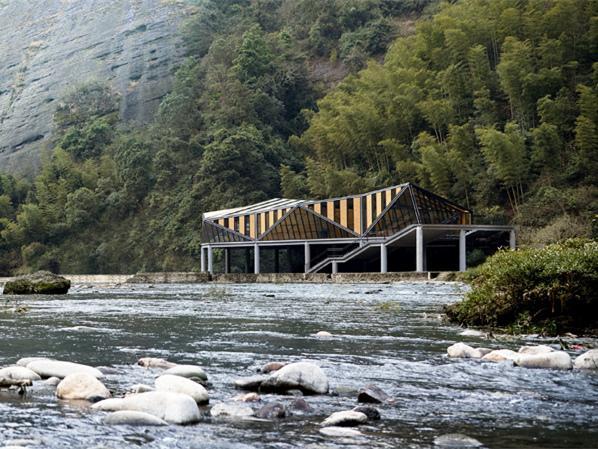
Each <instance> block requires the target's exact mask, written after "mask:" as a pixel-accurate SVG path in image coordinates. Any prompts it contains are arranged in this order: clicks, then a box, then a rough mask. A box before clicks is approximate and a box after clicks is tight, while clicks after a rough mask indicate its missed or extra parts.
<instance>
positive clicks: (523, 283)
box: [446, 239, 598, 334]
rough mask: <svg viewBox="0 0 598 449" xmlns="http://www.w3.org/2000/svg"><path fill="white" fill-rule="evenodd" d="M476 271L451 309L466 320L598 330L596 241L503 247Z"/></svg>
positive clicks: (526, 328)
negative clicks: (466, 292)
mask: <svg viewBox="0 0 598 449" xmlns="http://www.w3.org/2000/svg"><path fill="white" fill-rule="evenodd" d="M470 277H471V279H472V290H471V292H469V293H468V294H467V295H466V298H465V299H464V300H463V301H462V302H460V303H457V304H454V305H451V306H449V307H448V308H447V310H446V311H447V314H448V316H449V318H450V319H451V320H453V321H456V322H458V323H460V324H465V325H469V326H491V327H510V328H511V329H512V330H513V331H516V332H530V331H541V332H543V333H548V334H556V333H562V332H567V331H573V332H579V331H582V332H596V331H597V330H598V320H597V318H596V317H597V316H598V243H597V242H596V241H591V240H583V239H572V240H566V241H564V242H563V243H556V244H551V245H548V246H546V247H545V248H543V249H537V248H527V249H520V250H517V251H514V252H513V251H500V252H498V253H496V254H495V255H493V256H491V257H490V258H489V259H488V260H487V261H486V262H485V263H484V264H482V265H481V266H479V267H478V268H476V269H475V270H474V271H473V272H472V273H471V275H470Z"/></svg>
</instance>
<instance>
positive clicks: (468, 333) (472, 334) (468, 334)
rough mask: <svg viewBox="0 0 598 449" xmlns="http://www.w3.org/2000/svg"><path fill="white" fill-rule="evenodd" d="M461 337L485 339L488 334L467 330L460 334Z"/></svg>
mask: <svg viewBox="0 0 598 449" xmlns="http://www.w3.org/2000/svg"><path fill="white" fill-rule="evenodd" d="M459 335H461V336H463V337H480V338H484V337H486V336H487V334H486V332H482V331H478V330H475V329H465V330H464V331H463V332H459Z"/></svg>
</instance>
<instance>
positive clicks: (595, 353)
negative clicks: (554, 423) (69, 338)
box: [0, 349, 598, 377]
mask: <svg viewBox="0 0 598 449" xmlns="http://www.w3.org/2000/svg"><path fill="white" fill-rule="evenodd" d="M574 368H576V369H598V349H590V350H589V351H588V352H586V353H584V354H582V355H580V356H578V357H577V358H576V359H575V365H574ZM0 377H1V376H0Z"/></svg>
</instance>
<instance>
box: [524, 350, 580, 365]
mask: <svg viewBox="0 0 598 449" xmlns="http://www.w3.org/2000/svg"><path fill="white" fill-rule="evenodd" d="M514 362H515V365H517V366H522V367H525V368H546V369H571V368H572V367H573V363H572V362H571V357H570V356H569V354H567V353H566V352H564V351H553V352H547V353H543V354H542V353H540V354H525V353H524V354H519V356H518V357H517V358H516V359H515V360H514Z"/></svg>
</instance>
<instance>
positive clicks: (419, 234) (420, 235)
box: [415, 226, 424, 273]
mask: <svg viewBox="0 0 598 449" xmlns="http://www.w3.org/2000/svg"><path fill="white" fill-rule="evenodd" d="M415 271H417V272H418V273H423V271H424V230H423V229H422V227H421V226H418V227H417V228H415Z"/></svg>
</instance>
